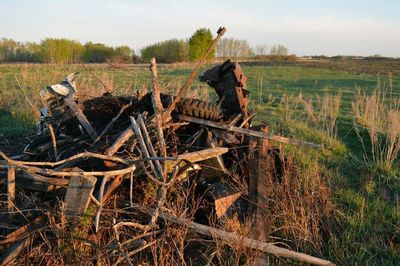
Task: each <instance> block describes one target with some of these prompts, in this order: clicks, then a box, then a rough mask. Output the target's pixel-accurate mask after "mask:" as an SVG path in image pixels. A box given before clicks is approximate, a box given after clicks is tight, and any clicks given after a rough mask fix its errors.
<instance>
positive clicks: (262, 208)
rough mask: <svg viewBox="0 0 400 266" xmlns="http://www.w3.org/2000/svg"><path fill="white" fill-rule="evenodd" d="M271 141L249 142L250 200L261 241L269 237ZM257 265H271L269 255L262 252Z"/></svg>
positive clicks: (255, 140) (257, 233)
mask: <svg viewBox="0 0 400 266" xmlns="http://www.w3.org/2000/svg"><path fill="white" fill-rule="evenodd" d="M260 131H262V132H264V133H267V132H268V129H267V128H266V127H262V128H260ZM268 145H269V143H268V140H267V139H260V138H254V137H253V138H251V140H250V143H249V149H250V156H251V158H250V159H249V164H248V168H249V200H250V204H252V206H250V208H249V209H250V211H251V214H252V215H253V217H254V219H255V220H254V227H253V228H254V232H253V234H254V236H253V238H254V239H256V240H259V241H265V240H266V238H267V232H266V227H267V226H268V225H267V224H266V221H267V220H266V219H265V218H266V214H267V213H266V204H267V201H266V198H265V197H266V195H267V183H266V179H267V178H268V176H267V173H266V171H265V170H266V168H268V165H269V164H268V162H267V160H268V154H267V147H268ZM256 263H257V265H269V262H268V257H266V256H265V255H263V254H261V255H260V256H259V257H258V258H256Z"/></svg>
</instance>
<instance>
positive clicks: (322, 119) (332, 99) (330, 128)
mask: <svg viewBox="0 0 400 266" xmlns="http://www.w3.org/2000/svg"><path fill="white" fill-rule="evenodd" d="M340 101H341V95H340V94H337V95H331V94H328V93H325V94H324V96H322V97H321V96H319V95H318V96H317V97H316V99H315V101H314V104H313V99H311V98H309V99H305V100H303V106H304V110H305V111H306V113H307V120H308V121H309V122H310V123H311V125H312V126H314V127H317V129H319V130H321V131H323V132H325V133H326V134H327V135H328V136H329V137H330V138H332V139H335V138H336V137H337V125H336V124H337V123H336V122H337V117H338V115H339V111H340Z"/></svg>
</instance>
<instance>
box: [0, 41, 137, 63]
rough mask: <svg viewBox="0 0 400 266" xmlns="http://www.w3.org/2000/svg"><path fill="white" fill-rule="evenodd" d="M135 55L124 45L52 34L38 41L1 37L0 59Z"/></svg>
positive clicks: (88, 59)
mask: <svg viewBox="0 0 400 266" xmlns="http://www.w3.org/2000/svg"><path fill="white" fill-rule="evenodd" d="M134 59H135V53H134V50H133V49H131V48H130V47H128V46H125V45H124V46H117V47H111V46H107V45H105V44H101V43H92V42H87V43H85V44H84V45H82V44H81V43H80V42H78V41H74V40H68V39H55V38H46V39H44V40H42V41H41V42H40V43H34V42H25V43H24V42H17V41H15V40H13V39H7V38H3V39H0V62H32V63H63V64H71V63H80V62H83V63H104V62H109V61H114V62H124V63H129V62H132V60H134Z"/></svg>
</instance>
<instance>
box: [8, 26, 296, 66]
mask: <svg viewBox="0 0 400 266" xmlns="http://www.w3.org/2000/svg"><path fill="white" fill-rule="evenodd" d="M213 38H214V37H213V34H212V33H211V31H210V29H207V28H200V29H198V30H196V31H195V32H194V33H193V35H192V36H191V37H190V38H188V39H186V40H179V39H170V40H166V41H161V42H157V43H154V44H151V45H148V46H146V47H144V48H143V49H141V51H140V54H141V56H140V57H139V56H137V55H135V52H134V50H133V49H131V48H130V47H129V46H126V45H123V46H117V47H111V46H107V45H105V44H102V43H93V42H86V43H85V44H81V43H80V42H78V41H75V40H69V39H64V38H61V39H60V38H46V39H44V40H42V41H41V42H40V43H35V42H17V41H15V40H13V39H7V38H3V39H0V63H2V62H32V63H51V64H55V63H61V64H74V63H81V62H82V63H105V62H109V63H132V62H133V63H136V62H149V60H150V59H151V58H152V57H156V58H157V61H158V62H160V63H174V62H186V61H197V60H199V59H200V58H201V57H202V56H203V54H204V53H205V52H206V50H207V49H208V47H209V46H210V45H211V43H212V42H213ZM215 58H221V59H226V58H231V59H251V60H260V61H263V60H274V61H275V60H277V61H279V60H281V61H287V60H296V58H297V57H296V56H295V55H289V50H288V49H287V48H286V47H285V46H283V45H273V46H271V47H270V49H269V51H268V49H267V47H266V46H265V45H257V46H256V47H255V48H252V47H251V46H250V45H249V43H248V42H247V40H241V39H235V38H222V39H221V40H220V41H219V43H218V45H217V46H216V48H215V51H211V53H209V55H208V57H207V58H206V59H207V60H213V59H215Z"/></svg>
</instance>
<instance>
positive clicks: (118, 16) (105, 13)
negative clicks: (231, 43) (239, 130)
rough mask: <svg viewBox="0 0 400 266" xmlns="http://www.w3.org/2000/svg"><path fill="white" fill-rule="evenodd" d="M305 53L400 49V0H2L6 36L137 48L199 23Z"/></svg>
mask: <svg viewBox="0 0 400 266" xmlns="http://www.w3.org/2000/svg"><path fill="white" fill-rule="evenodd" d="M221 25H223V26H226V27H227V29H228V31H227V33H226V37H235V38H240V39H247V40H248V41H249V43H250V44H251V46H256V45H258V44H265V45H267V47H268V46H271V45H273V44H283V45H285V46H287V47H288V48H289V50H290V52H292V53H296V54H298V55H315V54H326V55H338V54H353V55H373V54H381V55H386V56H395V57H400V1H399V0H380V1H379V0H375V1H372V0H363V1H361V0H348V1H345V0H332V1H329V0H325V1H323V0H303V1H302V0H280V1H279V0H264V1H261V0H255V1H244V0H242V1H236V0H230V1H217V0H214V1H207V0H201V1H191V0H189V1H176V0H169V1H161V0H151V1H150V0H149V1H139V0H137V1H135V0H108V1H105V0H97V1H96V0H80V1H79V0H59V1H57V0H52V1H51V0H30V1H28V0H19V1H17V0H15V1H13V0H0V37H8V38H13V39H16V40H19V41H40V40H41V39H43V38H45V37H64V38H70V39H75V40H79V41H81V42H85V41H95V42H102V43H106V44H109V45H113V46H115V45H122V44H127V45H129V46H131V47H133V48H134V49H135V50H139V49H140V48H142V47H143V46H145V45H147V44H150V43H153V42H156V41H162V40H165V39H169V38H188V37H189V36H190V35H191V34H192V33H193V32H194V31H195V30H196V29H197V28H199V27H209V28H210V29H211V30H212V31H213V32H215V31H216V30H217V29H218V27H219V26H221Z"/></svg>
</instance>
